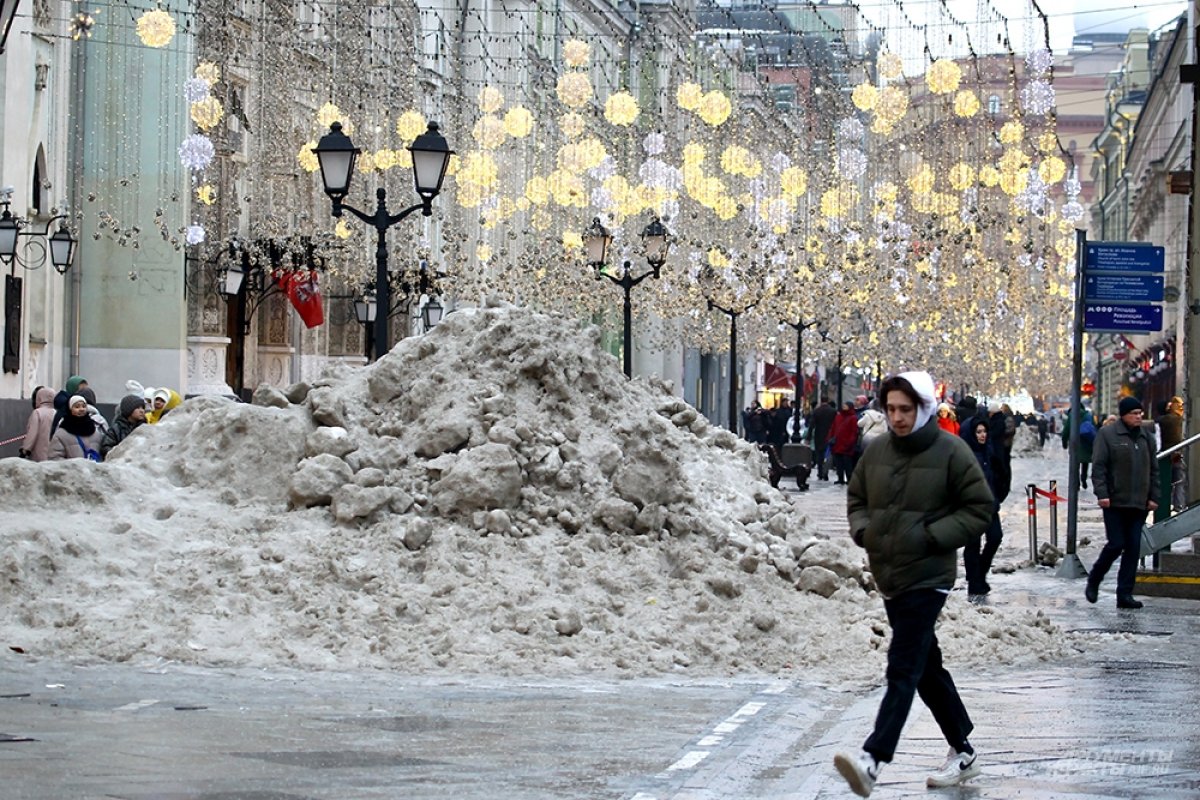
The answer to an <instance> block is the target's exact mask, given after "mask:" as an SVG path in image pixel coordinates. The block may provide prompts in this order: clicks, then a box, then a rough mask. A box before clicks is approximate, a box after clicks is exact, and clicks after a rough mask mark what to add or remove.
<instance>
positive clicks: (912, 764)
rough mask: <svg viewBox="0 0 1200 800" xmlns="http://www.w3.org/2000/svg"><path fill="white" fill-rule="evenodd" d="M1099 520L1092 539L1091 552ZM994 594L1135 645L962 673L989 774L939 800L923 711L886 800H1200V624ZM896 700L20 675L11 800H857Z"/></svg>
mask: <svg viewBox="0 0 1200 800" xmlns="http://www.w3.org/2000/svg"><path fill="white" fill-rule="evenodd" d="M1021 469H1022V470H1023V473H1024V474H1019V476H1018V477H1019V479H1021V480H1022V481H1023V480H1024V479H1025V478H1028V479H1029V480H1039V481H1041V480H1042V479H1043V478H1044V477H1045V475H1043V474H1042V473H1043V472H1046V473H1048V474H1050V475H1051V476H1052V477H1060V479H1061V478H1062V476H1061V475H1057V476H1056V475H1054V474H1053V473H1055V472H1065V468H1061V467H1060V466H1059V465H1058V464H1057V462H1056V460H1055V459H1050V460H1047V461H1037V462H1031V463H1026V464H1024V465H1023V466H1022V468H1021ZM1063 483H1064V485H1065V481H1063ZM814 486H815V487H816V488H815V489H814V490H813V491H812V492H810V493H809V494H808V495H807V496H805V497H804V498H803V499H802V500H800V502H803V503H804V504H805V505H807V506H809V507H810V508H812V510H813V511H814V512H823V513H820V514H819V515H818V514H817V513H814V515H813V516H814V518H822V517H828V516H835V517H836V516H837V514H838V512H839V509H840V508H841V506H842V503H843V502H844V501H843V499H842V498H843V497H844V494H843V493H842V490H841V487H835V486H831V485H827V484H825V485H822V484H817V483H816V482H814ZM1014 502H1015V504H1016V511H1015V512H1014V511H1013V507H1014ZM1023 503H1024V500H1023V498H1017V499H1015V501H1014V499H1010V501H1009V503H1007V504H1006V509H1005V510H1006V515H1005V528H1006V534H1007V540H1006V544H1005V547H1004V549H1002V551H1001V554H1000V557H999V558H998V563H1005V561H1006V559H1007V560H1008V561H1017V560H1020V558H1022V557H1023V556H1024V555H1025V549H1026V548H1027V546H1026V545H1025V542H1026V539H1025V529H1024V528H1023V527H1021V524H1023V521H1024V519H1023V514H1024V507H1023ZM1090 514H1091V512H1090V511H1088V510H1087V509H1085V512H1084V515H1083V516H1082V517H1081V524H1080V533H1081V535H1082V536H1085V537H1088V538H1090V539H1092V540H1093V541H1097V540H1099V539H1101V538H1102V536H1101V535H1100V533H1099V527H1098V524H1097V522H1098V515H1094V517H1095V518H1094V519H1093V518H1092V517H1091V516H1089V515H1090ZM1085 520H1086V521H1085ZM1090 548H1091V549H1090V550H1089V548H1083V549H1082V552H1081V554H1082V555H1083V560H1084V563H1085V564H1090V563H1091V557H1092V555H1094V551H1095V545H1091V546H1090ZM992 584H993V587H995V588H994V592H993V595H994V597H993V599H992V601H991V602H993V603H994V604H996V605H1022V606H1030V607H1037V608H1041V609H1044V610H1045V612H1046V613H1047V614H1048V615H1049V616H1050V617H1051V619H1052V620H1053V621H1054V622H1055V623H1056V624H1058V625H1059V626H1061V627H1062V628H1064V629H1066V630H1093V631H1108V632H1121V633H1124V634H1125V635H1124V636H1115V637H1109V638H1111V641H1105V642H1103V643H1100V644H1098V645H1097V647H1096V648H1095V650H1094V651H1089V652H1088V653H1085V654H1084V655H1082V656H1081V657H1079V658H1077V659H1076V660H1074V661H1072V662H1070V663H1063V664H1054V665H1039V666H1038V667H1036V668H1021V669H1018V668H1000V669H996V670H990V671H980V672H975V673H968V674H963V673H962V672H961V671H955V678H956V680H957V681H958V683H959V686H960V689H961V690H962V693H963V698H964V701H965V703H966V705H967V707H968V708H969V709H970V711H971V714H972V717H973V718H974V719H975V721H976V724H977V730H976V733H975V734H974V735H973V736H972V742H973V743H974V744H975V746H976V748H977V749H978V750H979V752H980V757H981V759H982V762H981V763H982V764H983V774H982V775H981V776H980V777H978V778H976V779H974V780H972V781H971V782H970V783H969V784H968V785H967V786H964V787H961V788H956V789H947V790H927V789H926V788H925V786H924V779H925V774H926V772H927V771H928V770H931V769H933V768H935V767H936V766H937V765H938V764H939V763H940V761H941V758H942V756H943V755H944V750H945V747H944V744H943V742H942V741H941V738H940V735H939V734H938V731H937V728H936V726H935V725H934V722H933V720H932V718H931V717H930V716H929V714H928V712H927V711H925V709H924V707H923V706H921V705H920V704H919V703H918V704H917V705H915V706H914V713H913V715H912V716H911V717H910V721H909V724H908V727H907V728H906V730H905V736H904V738H903V739H902V740H901V746H900V750H899V752H898V753H897V757H896V761H895V762H894V763H893V764H891V765H888V766H887V767H886V768H885V770H884V772H883V775H882V779H881V782H880V784H879V786H878V787H877V789H876V791H875V794H873V795H872V796H873V797H879V798H902V797H917V796H919V797H944V798H1030V799H1031V800H1040V799H1041V798H1072V799H1073V800H1092V799H1093V798H1146V799H1147V800H1150V798H1154V799H1155V800H1175V799H1176V798H1178V799H1180V800H1182V799H1183V798H1200V724H1198V723H1197V721H1196V710H1195V709H1196V698H1197V697H1200V663H1198V658H1197V657H1198V656H1200V616H1198V615H1197V612H1198V611H1200V602H1196V601H1187V600H1170V599H1160V598H1147V599H1146V603H1147V607H1146V608H1145V609H1143V610H1141V611H1135V612H1129V611H1118V610H1117V609H1116V608H1115V607H1114V604H1113V597H1112V593H1111V589H1112V586H1111V580H1110V581H1109V582H1108V584H1107V585H1106V587H1105V588H1106V589H1107V591H1104V592H1102V594H1101V602H1100V603H1099V604H1097V605H1095V606H1092V605H1088V604H1087V603H1085V602H1083V600H1082V597H1081V594H1082V583H1081V582H1079V581H1068V580H1063V579H1059V578H1055V577H1053V575H1052V573H1051V572H1050V571H1048V570H1036V571H1035V570H1029V569H1026V570H1020V571H1017V572H1015V573H1013V574H1007V575H996V576H994V578H993V581H992ZM880 695H881V690H879V689H875V690H871V691H865V690H863V689H862V687H858V686H853V687H832V688H831V687H822V686H816V685H811V684H806V683H804V682H792V681H781V680H774V679H771V678H769V677H747V678H743V679H732V680H719V679H712V680H697V679H675V678H656V679H644V680H623V681H605V680H599V679H587V678H585V679H579V680H570V681H567V680H541V679H536V678H533V679H530V678H513V679H501V678H479V677H462V678H453V677H444V676H439V677H437V678H436V679H434V678H413V677H408V676H400V675H387V674H380V673H377V672H370V673H366V672H354V673H342V672H320V673H301V672H294V671H288V670H284V669H273V670H222V669H200V668H192V667H183V666H180V665H178V664H172V663H166V664H163V663H156V662H149V663H143V664H124V665H101V666H90V667H80V666H73V665H69V664H63V663H48V662H39V661H34V660H30V659H28V658H27V657H25V656H21V655H18V654H15V653H6V654H4V655H3V656H0V696H2V697H0V798H2V799H3V800H24V799H25V798H121V799H122V800H306V799H309V798H311V799H313V800H315V799H317V798H321V799H325V798H328V799H330V800H332V798H338V799H339V800H342V799H345V798H430V799H431V800H442V799H443V798H446V799H448V798H456V799H457V800H476V799H478V800H484V799H485V798H486V799H487V800H494V799H496V798H512V799H513V800H525V799H528V800H534V799H535V798H536V799H537V800H545V799H547V798H579V800H584V799H585V798H587V799H589V800H590V799H591V798H621V799H622V800H631V799H634V800H668V799H670V800H715V799H716V798H767V799H769V800H785V799H786V800H800V799H801V798H805V799H809V798H812V799H815V798H848V797H852V795H851V793H850V792H849V790H848V789H847V788H846V786H845V784H844V783H843V782H842V781H841V779H840V778H838V776H837V775H836V773H835V772H834V771H833V769H832V767H831V760H832V757H833V754H834V753H835V752H836V751H837V750H839V749H847V748H855V747H857V745H858V744H859V743H860V742H861V741H862V739H863V738H864V736H865V734H866V733H867V732H868V730H869V728H870V723H871V720H872V718H873V717H874V714H875V711H876V708H877V707H878V703H879V698H880Z"/></svg>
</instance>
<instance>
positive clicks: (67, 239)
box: [0, 194, 75, 275]
mask: <svg viewBox="0 0 1200 800" xmlns="http://www.w3.org/2000/svg"><path fill="white" fill-rule="evenodd" d="M0 198H2V199H0V204H2V205H3V206H4V211H3V212H0V262H3V263H4V264H6V265H9V266H11V265H13V264H20V265H21V266H22V267H24V268H25V269H37V268H38V267H40V266H41V265H42V264H43V263H45V259H46V248H47V247H48V248H49V250H50V263H51V264H52V265H54V271H55V272H57V273H58V274H59V275H65V274H67V270H69V269H70V268H71V262H72V261H73V260H74V259H75V239H74V238H73V237H72V236H71V231H69V230H68V229H67V217H66V215H65V214H58V215H57V216H53V217H51V218H50V219H48V220H46V229H45V230H44V231H40V232H39V231H32V230H31V231H27V230H24V229H25V228H27V227H29V223H28V222H27V221H25V220H23V219H21V218H20V217H17V216H13V213H12V212H11V211H9V205H10V204H11V202H12V201H11V200H9V199H8V195H7V194H3V195H0ZM55 220H62V222H61V224H60V225H59V228H58V230H57V231H55V232H54V233H53V234H51V233H50V226H51V224H52V223H54V221H55ZM22 236H40V237H42V238H43V239H45V240H46V244H44V245H42V244H41V243H39V245H40V246H41V248H42V252H41V255H40V258H34V259H26V258H25V257H22V255H21V254H20V253H19V252H18V251H17V242H18V240H19V239H20V237H22Z"/></svg>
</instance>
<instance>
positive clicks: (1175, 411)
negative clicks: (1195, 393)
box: [1154, 397, 1187, 511]
mask: <svg viewBox="0 0 1200 800" xmlns="http://www.w3.org/2000/svg"><path fill="white" fill-rule="evenodd" d="M1154 423H1155V424H1156V425H1157V426H1158V438H1159V442H1160V443H1161V444H1162V449H1163V450H1166V449H1167V448H1170V447H1174V446H1175V445H1177V444H1179V443H1180V442H1182V441H1183V398H1182V397H1172V398H1171V399H1170V400H1168V401H1167V407H1166V409H1165V410H1164V411H1163V413H1162V414H1160V415H1159V416H1158V418H1156V419H1155V420H1154ZM1167 458H1168V459H1170V461H1171V510H1172V511H1182V510H1183V509H1184V508H1186V507H1187V471H1186V468H1185V466H1184V461H1183V453H1182V452H1178V451H1177V452H1174V453H1172V454H1171V455H1169V456H1167Z"/></svg>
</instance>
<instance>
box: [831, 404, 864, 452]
mask: <svg viewBox="0 0 1200 800" xmlns="http://www.w3.org/2000/svg"><path fill="white" fill-rule="evenodd" d="M829 434H830V439H831V440H832V441H833V446H832V447H831V448H830V449H831V450H832V451H833V454H834V455H838V456H852V455H854V452H855V450H856V449H857V448H858V414H855V413H854V412H853V411H847V410H846V409H844V408H843V409H842V410H841V411H839V412H838V413H837V416H836V417H834V419H833V428H832V429H831V430H830V431H829Z"/></svg>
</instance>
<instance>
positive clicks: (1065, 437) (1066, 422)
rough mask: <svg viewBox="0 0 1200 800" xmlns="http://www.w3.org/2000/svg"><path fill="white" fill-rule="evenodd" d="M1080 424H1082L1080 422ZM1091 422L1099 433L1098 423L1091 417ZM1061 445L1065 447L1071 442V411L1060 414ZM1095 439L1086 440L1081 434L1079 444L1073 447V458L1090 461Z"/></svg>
mask: <svg viewBox="0 0 1200 800" xmlns="http://www.w3.org/2000/svg"><path fill="white" fill-rule="evenodd" d="M1080 424H1083V423H1082V422H1081V423H1080ZM1092 424H1093V425H1095V426H1096V431H1097V433H1099V431H1100V424H1099V423H1098V422H1096V420H1095V418H1093V419H1092ZM1061 436H1062V446H1063V449H1064V450H1065V449H1067V448H1068V447H1069V446H1070V444H1071V412H1070V411H1065V412H1063V416H1062V434H1061ZM1094 444H1095V440H1094V439H1093V440H1092V441H1090V442H1089V441H1086V440H1085V439H1084V438H1083V437H1082V436H1080V437H1079V446H1078V447H1076V448H1075V459H1076V460H1077V461H1078V462H1079V463H1081V464H1090V463H1092V446H1093V445H1094Z"/></svg>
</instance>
